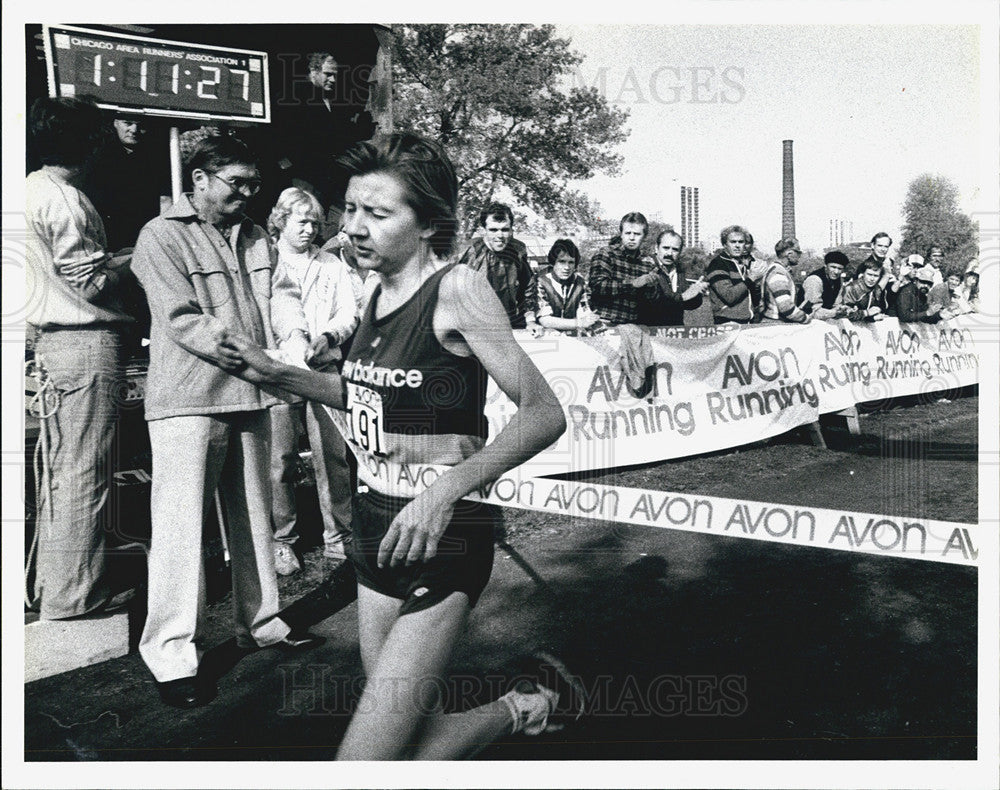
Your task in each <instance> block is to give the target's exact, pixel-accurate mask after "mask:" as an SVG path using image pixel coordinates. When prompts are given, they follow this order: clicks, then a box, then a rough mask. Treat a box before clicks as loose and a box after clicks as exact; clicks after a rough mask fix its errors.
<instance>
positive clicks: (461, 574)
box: [348, 491, 497, 615]
mask: <svg viewBox="0 0 1000 790" xmlns="http://www.w3.org/2000/svg"><path fill="white" fill-rule="evenodd" d="M411 501H412V500H410V499H404V498H400V497H390V496H386V495H385V494H380V493H378V492H377V491H367V492H365V493H363V494H355V495H354V500H353V503H352V514H351V526H352V533H353V535H352V539H351V542H350V544H348V557H349V558H350V560H351V563H352V564H353V565H354V571H355V573H356V575H357V577H358V583H359V584H361V585H363V586H364V587H367V588H368V589H370V590H374V591H375V592H378V593H381V594H382V595H387V596H389V597H390V598H398V599H399V600H401V601H402V602H403V605H402V607H401V608H400V611H399V613H400V614H401V615H404V614H410V613H412V612H419V611H422V610H423V609H429V608H430V607H431V606H434V605H435V604H437V603H440V602H441V601H443V600H444V599H445V598H447V597H448V596H449V595H451V594H452V593H453V592H463V593H465V594H466V595H467V596H468V597H469V605H470V606H475V605H476V602H477V601H478V600H479V596H480V595H481V594H482V592H483V589H484V588H485V587H486V583H487V582H488V581H489V580H490V573H491V572H492V571H493V534H494V528H495V525H496V523H497V509H496V507H495V506H494V505H488V504H485V503H483V502H469V501H466V500H464V499H463V500H460V501H459V502H458V504H456V505H455V511H454V514H453V516H452V519H451V521H450V522H449V524H448V526H447V527H446V528H445V531H444V534H443V535H442V536H441V540H440V542H439V543H438V547H437V554H435V555H434V557H432V558H431V559H430V561H429V562H423V561H420V562H416V563H414V564H412V565H397V566H396V567H394V568H391V567H389V566H388V564H387V565H386V566H385V567H384V568H379V567H378V547H379V544H380V543H381V542H382V538H384V537H385V533H386V532H387V531H388V529H389V526H390V525H391V524H392V520H393V519H394V518H395V517H396V515H397V514H398V513H399V511H400V510H402V509H403V508H404V507H405V506H406V505H407V503H409V502H411Z"/></svg>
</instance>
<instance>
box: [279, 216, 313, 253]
mask: <svg viewBox="0 0 1000 790" xmlns="http://www.w3.org/2000/svg"><path fill="white" fill-rule="evenodd" d="M318 231H319V220H317V219H316V216H315V215H314V214H313V213H312V211H311V210H310V209H309V206H305V205H298V206H295V207H294V208H293V209H292V213H291V214H289V215H288V219H286V220H285V229H284V230H283V231H282V232H281V238H282V239H284V241H285V243H286V244H288V246H289V247H291V248H292V249H293V250H295V251H296V252H304V251H305V250H306V249H307V248H308V247H309V245H310V244H311V243H312V240H313V239H315V238H316V233H317V232H318Z"/></svg>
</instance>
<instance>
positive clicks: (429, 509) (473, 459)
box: [378, 266, 566, 566]
mask: <svg viewBox="0 0 1000 790" xmlns="http://www.w3.org/2000/svg"><path fill="white" fill-rule="evenodd" d="M434 329H435V333H436V334H437V335H438V337H439V338H441V340H442V342H443V343H444V345H445V347H446V348H447V349H448V350H450V351H452V352H453V353H457V354H462V355H468V354H473V355H475V356H476V357H477V358H478V359H479V361H480V362H481V363H482V364H483V367H484V368H485V369H486V372H487V373H488V374H489V375H490V377H491V378H493V379H494V380H495V381H496V383H497V385H498V386H499V387H500V389H501V390H502V391H503V392H504V394H506V395H507V397H508V398H510V400H511V401H512V402H513V403H514V404H516V405H517V407H518V408H517V412H516V413H515V414H514V417H513V418H512V419H511V421H510V422H509V423H508V424H507V425H506V427H504V429H503V430H502V431H500V433H499V434H497V436H496V438H495V439H494V440H493V442H491V443H490V444H488V445H487V446H486V447H484V448H483V449H482V450H480V451H479V452H477V453H476V454H475V455H472V456H470V457H469V458H467V459H465V460H464V461H462V462H461V463H459V464H457V465H456V466H454V467H452V468H451V469H449V470H448V471H447V472H445V473H444V474H443V475H441V477H440V478H438V479H437V481H436V482H434V483H433V484H432V485H431V486H430V487H429V488H428V489H427V490H426V491H424V492H423V493H421V494H420V495H419V496H417V497H416V498H415V499H414V500H413V501H412V502H411V503H410V504H408V505H407V506H406V507H405V508H403V510H401V511H400V513H399V515H397V516H396V519H395V520H394V521H393V523H392V525H391V526H390V528H389V531H388V532H387V533H386V536H385V538H384V539H383V541H382V544H381V545H380V546H379V554H378V563H379V565H380V566H384V565H385V564H386V563H387V562H388V563H389V564H390V565H397V564H401V563H403V562H404V561H405V562H407V563H412V562H417V561H420V560H424V561H426V560H429V559H430V558H432V557H433V556H434V555H435V553H436V551H437V544H438V540H439V539H440V538H441V535H442V534H443V532H444V529H445V527H446V526H447V524H448V520H449V519H450V517H451V512H452V509H453V507H454V505H455V503H456V502H458V500H459V499H461V498H462V497H463V496H465V495H466V494H468V493H470V492H472V491H475V490H476V489H478V488H480V487H482V486H483V485H485V484H486V483H488V482H491V481H493V480H496V479H497V478H498V477H500V475H502V474H503V473H504V472H506V471H508V470H509V469H512V468H514V467H515V466H518V465H519V464H521V463H523V462H524V461H527V460H528V459H529V458H531V457H532V456H534V455H537V454H538V453H539V452H540V451H541V450H544V449H545V448H546V447H548V446H549V445H551V444H552V443H553V442H555V441H556V440H557V439H558V438H559V437H560V436H561V435H562V434H563V432H564V431H565V430H566V418H565V416H564V415H563V410H562V407H561V406H560V405H559V401H558V399H557V398H556V396H555V394H554V393H553V392H552V389H551V387H549V385H548V382H546V381H545V379H544V378H543V376H542V374H541V373H540V372H539V370H538V368H537V367H535V365H534V363H533V362H532V361H531V360H530V359H529V358H528V356H527V354H525V353H524V350H523V349H522V348H521V347H520V346H519V345H518V344H517V341H515V340H514V335H513V333H512V332H511V330H510V323H509V321H508V319H507V315H506V313H505V312H504V309H503V307H502V306H501V304H500V300H499V299H498V298H497V296H496V294H495V293H494V292H493V289H492V288H490V285H489V283H488V281H487V280H486V277H485V275H484V274H482V273H481V272H474V271H471V270H470V269H468V268H466V267H464V266H459V267H456V268H455V269H453V270H452V271H451V272H449V273H448V274H447V275H446V276H445V278H444V280H442V282H441V291H440V296H439V299H438V307H437V310H436V311H435V314H434Z"/></svg>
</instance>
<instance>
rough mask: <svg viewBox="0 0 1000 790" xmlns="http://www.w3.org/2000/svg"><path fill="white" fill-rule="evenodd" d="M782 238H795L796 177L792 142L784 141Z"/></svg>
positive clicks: (782, 142) (782, 145)
mask: <svg viewBox="0 0 1000 790" xmlns="http://www.w3.org/2000/svg"><path fill="white" fill-rule="evenodd" d="M781 147H782V160H781V237H782V238H783V239H793V238H795V175H794V172H793V170H792V141H791V140H782V141H781Z"/></svg>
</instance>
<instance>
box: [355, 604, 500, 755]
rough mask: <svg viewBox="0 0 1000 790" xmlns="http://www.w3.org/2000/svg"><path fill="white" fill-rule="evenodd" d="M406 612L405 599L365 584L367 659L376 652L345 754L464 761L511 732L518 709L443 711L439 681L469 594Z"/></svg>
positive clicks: (362, 612)
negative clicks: (401, 610) (400, 613)
mask: <svg viewBox="0 0 1000 790" xmlns="http://www.w3.org/2000/svg"><path fill="white" fill-rule="evenodd" d="M398 609H399V601H398V600H396V599H393V598H389V597H388V596H385V595H382V594H380V593H376V592H374V591H373V590H369V589H367V588H364V587H359V597H358V618H359V624H360V625H359V633H360V635H361V641H362V645H361V652H362V656H363V657H364V656H368V659H367V661H366V671H367V675H368V680H367V684H366V686H365V690H364V693H363V694H362V696H361V700H360V701H359V703H358V712H357V713H355V715H354V717H353V718H352V719H351V723H350V724H349V725H348V727H347V732H346V733H345V734H344V739H343V740H342V741H341V744H340V749H339V751H338V753H337V759H339V760H393V759H406V758H409V757H414V756H417V757H427V758H428V759H440V760H448V759H451V760H454V759H461V758H463V757H468V756H471V755H472V754H474V753H475V752H477V751H479V750H480V749H481V748H482V747H483V746H485V745H486V744H488V743H491V742H492V741H494V740H496V739H497V738H498V737H500V736H502V735H503V734H505V733H507V732H510V730H511V727H512V722H511V717H510V713H509V711H508V709H507V707H506V705H505V704H504V703H502V702H499V703H498V702H492V703H489V704H488V705H485V706H482V707H481V708H476V709H474V710H472V711H466V712H465V713H461V714H452V715H448V716H445V715H442V714H441V713H440V712H439V708H438V704H439V700H438V699H437V696H438V688H439V685H438V684H439V683H440V682H441V679H442V678H443V676H444V672H445V671H446V669H447V666H448V660H449V658H450V657H451V652H452V647H453V646H454V644H455V641H456V640H457V639H458V637H459V635H460V634H461V633H462V631H463V629H464V627H465V622H466V619H467V617H468V614H469V601H468V597H467V596H466V595H465V594H464V593H458V592H456V593H452V594H451V595H450V596H448V597H447V598H446V599H445V600H443V601H441V602H440V603H438V604H436V605H434V606H432V607H430V608H428V609H425V610H423V611H420V612H414V613H412V614H407V615H405V616H403V617H399V616H398ZM387 625H388V634H387V635H386V636H385V637H384V638H382V634H383V633H385V631H386V626H387ZM379 642H381V649H377V648H378V647H379V645H378V643H379ZM375 656H377V658H375ZM363 660H365V659H363ZM369 665H373V666H372V669H371V670H370V671H369V670H367V666H369ZM428 679H431V680H428Z"/></svg>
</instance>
